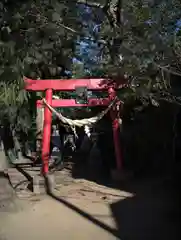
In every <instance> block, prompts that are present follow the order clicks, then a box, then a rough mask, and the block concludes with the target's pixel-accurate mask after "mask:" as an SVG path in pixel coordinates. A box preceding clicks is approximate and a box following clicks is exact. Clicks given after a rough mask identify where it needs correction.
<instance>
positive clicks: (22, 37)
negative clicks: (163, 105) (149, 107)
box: [0, 0, 181, 116]
mask: <svg viewBox="0 0 181 240" xmlns="http://www.w3.org/2000/svg"><path fill="white" fill-rule="evenodd" d="M0 8H1V15H0V28H1V32H0V52H1V58H0V64H1V69H0V83H1V86H2V87H1V90H0V104H1V106H2V107H1V109H5V110H7V109H8V112H10V113H12V111H14V113H15V114H14V116H16V115H17V112H22V111H18V109H19V108H20V107H21V108H22V107H23V106H24V105H23V104H25V105H26V109H28V108H27V103H26V99H27V98H28V96H27V94H26V93H25V92H24V91H23V90H22V88H23V85H22V76H23V75H26V76H30V77H32V78H38V77H40V78H45V79H46V78H49V77H51V78H60V77H61V78H62V77H63V78H66V77H70V76H71V74H73V75H72V76H75V75H77V76H81V75H87V76H90V75H92V76H103V75H104V76H124V77H127V78H128V81H129V83H130V89H131V90H132V91H133V92H134V93H135V91H136V92H137V89H138V90H139V94H140V93H141V94H142V95H147V94H150V93H151V92H152V91H153V90H154V91H155V90H164V91H165V90H166V91H168V89H169V87H170V76H171V74H172V75H176V76H177V75H178V76H180V71H179V68H180V64H181V63H180V48H181V38H180V22H181V21H180V19H181V4H180V1H178V0H172V1H170V0H162V1H161V0H160V1H154V0H149V1H145V0H136V1H134V0H127V1H124V0H98V1H87V0H64V1H58V0H53V1H47V0H38V1H33V0H28V1H26V2H24V1H21V0H18V1H12V0H4V1H1V4H0ZM73 58H77V59H79V60H80V61H81V64H82V65H81V67H80V66H78V65H77V66H75V64H74V63H73V61H72V59H73ZM76 64H77V63H76ZM78 68H79V74H77V73H75V70H76V71H77V70H78ZM81 71H82V73H81ZM140 87H141V90H140ZM31 99H32V95H31ZM7 106H8V108H7ZM3 111H4V110H3ZM25 112H26V111H25ZM10 115H11V116H12V115H13V114H10Z"/></svg>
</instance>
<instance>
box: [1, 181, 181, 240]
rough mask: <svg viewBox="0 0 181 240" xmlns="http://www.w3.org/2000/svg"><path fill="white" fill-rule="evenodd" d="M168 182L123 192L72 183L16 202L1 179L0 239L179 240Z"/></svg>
mask: <svg viewBox="0 0 181 240" xmlns="http://www.w3.org/2000/svg"><path fill="white" fill-rule="evenodd" d="M169 181H170V180H169V179H147V180H144V182H143V181H141V182H137V183H134V184H133V183H132V184H131V185H127V186H122V189H124V191H120V190H111V189H109V188H105V187H101V186H98V185H94V184H93V183H89V182H88V181H82V182H74V183H73V184H70V185H68V186H64V187H61V188H59V189H57V190H56V191H55V192H54V194H53V196H52V197H50V196H44V197H41V198H34V199H33V198H32V199H31V200H30V199H26V200H25V199H24V200H19V199H17V198H16V196H15V195H14V194H13V192H12V189H11V188H10V186H9V185H8V182H7V180H5V179H1V180H0V190H1V194H0V196H1V201H0V202H1V209H0V210H1V212H0V214H1V216H0V240H25V239H26V240H32V239H33V240H40V239H44V240H46V239H47V240H50V239H53V240H59V239H65V240H66V239H68V240H69V239H70V240H71V239H79V240H81V239H87V240H89V239H90V240H92V239H94V238H97V239H105V240H114V239H121V240H162V239H164V240H170V239H172V240H177V239H180V238H179V236H178V229H179V227H180V226H179V225H178V224H179V222H178V219H177V212H176V209H175V207H176V205H175V201H174V196H173V195H172V192H170V191H169V188H168V187H167V186H168V183H169ZM91 189H92V190H93V191H92V190H91ZM5 203H6V204H5ZM3 204H5V205H3ZM2 206H4V207H2ZM9 206H11V208H10V207H9Z"/></svg>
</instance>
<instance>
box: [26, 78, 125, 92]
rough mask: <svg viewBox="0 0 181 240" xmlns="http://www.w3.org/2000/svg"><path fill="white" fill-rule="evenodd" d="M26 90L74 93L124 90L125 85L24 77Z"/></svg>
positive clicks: (98, 80)
mask: <svg viewBox="0 0 181 240" xmlns="http://www.w3.org/2000/svg"><path fill="white" fill-rule="evenodd" d="M24 82H25V89H26V90H27V91H45V90H46V89H53V90H57V91H73V90H75V88H76V87H87V88H88V89H90V90H99V91H100V90H107V89H108V88H109V87H110V86H111V87H115V88H118V89H119V88H122V87H123V86H125V84H123V83H120V85H117V84H115V82H114V83H111V80H110V79H103V78H102V79H47V80H33V79H29V78H26V77H24Z"/></svg>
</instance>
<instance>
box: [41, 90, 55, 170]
mask: <svg viewBox="0 0 181 240" xmlns="http://www.w3.org/2000/svg"><path fill="white" fill-rule="evenodd" d="M52 93H53V91H52V89H47V90H46V95H45V99H46V101H47V103H48V104H49V105H52ZM51 125H52V112H51V111H50V110H49V109H48V108H47V107H46V108H45V111H44V126H43V139H42V162H43V166H42V170H43V174H45V175H46V174H48V167H49V157H50V139H51Z"/></svg>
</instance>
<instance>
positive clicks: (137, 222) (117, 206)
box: [46, 174, 180, 240]
mask: <svg viewBox="0 0 181 240" xmlns="http://www.w3.org/2000/svg"><path fill="white" fill-rule="evenodd" d="M175 182H177V181H176V179H175V177H174V178H173V175H172V174H171V175H168V174H166V175H165V176H159V177H158V176H157V177H152V178H144V179H140V180H134V181H133V180H132V182H129V183H126V184H122V185H121V186H120V189H121V190H124V191H127V192H130V193H132V194H133V197H129V198H126V199H124V200H119V201H117V202H114V203H111V204H110V209H111V212H112V216H113V218H114V221H115V223H116V226H117V228H116V229H114V228H111V227H110V226H108V225H106V224H105V223H103V222H101V221H100V220H97V219H95V218H94V216H92V215H90V214H88V213H86V212H84V211H82V210H81V209H80V208H78V207H76V206H74V205H73V204H71V203H69V202H67V201H66V200H64V199H62V198H59V197H57V196H55V195H54V194H53V192H52V191H51V187H50V186H49V185H48V184H49V182H48V180H47V181H46V183H47V192H48V194H49V196H51V197H52V198H53V199H54V200H56V201H58V202H60V203H61V204H64V205H65V206H66V207H68V208H70V209H71V210H73V211H75V212H76V213H78V214H80V215H81V216H82V217H84V218H86V219H87V220H89V221H91V222H92V223H93V224H95V225H97V226H99V227H100V228H102V229H104V230H105V231H107V232H109V233H111V234H112V235H113V236H115V237H116V238H117V239H121V240H145V239H146V240H153V239H154V240H157V239H158V240H162V239H164V240H167V239H168V240H170V239H172V240H177V239H180V230H179V227H180V226H179V220H180V219H179V205H178V204H179V201H178V191H177V189H176V185H175Z"/></svg>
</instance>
